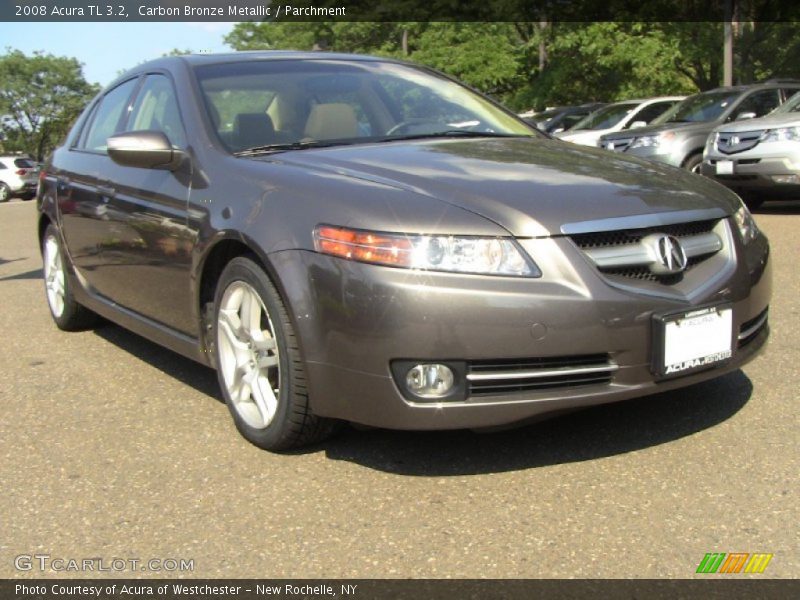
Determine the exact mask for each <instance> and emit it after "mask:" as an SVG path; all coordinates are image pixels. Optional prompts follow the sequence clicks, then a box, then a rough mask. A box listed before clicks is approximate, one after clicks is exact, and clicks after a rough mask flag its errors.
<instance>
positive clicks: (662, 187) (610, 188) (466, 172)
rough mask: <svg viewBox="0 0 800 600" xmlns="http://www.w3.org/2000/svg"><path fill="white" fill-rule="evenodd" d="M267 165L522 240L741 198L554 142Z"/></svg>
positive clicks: (471, 143)
mask: <svg viewBox="0 0 800 600" xmlns="http://www.w3.org/2000/svg"><path fill="white" fill-rule="evenodd" d="M261 160H267V161H270V162H273V163H283V164H287V165H291V166H294V167H301V168H303V169H304V170H306V171H307V172H308V174H309V179H311V176H312V175H313V174H314V173H315V172H317V173H319V172H320V171H321V172H323V173H319V174H320V175H324V172H329V173H330V172H333V173H336V174H337V175H339V176H346V177H352V178H358V179H362V180H368V181H371V182H375V183H380V184H383V185H390V186H393V187H397V188H402V189H405V190H408V191H409V192H413V193H416V194H421V195H424V196H428V197H431V198H432V199H435V200H437V201H442V202H446V203H449V204H452V205H455V206H458V207H460V208H463V209H466V210H468V211H471V212H473V213H475V214H478V215H481V216H483V217H485V218H487V219H489V220H491V221H493V222H495V223H497V224H498V225H500V226H501V227H503V228H505V229H506V230H507V231H509V232H510V233H512V234H513V235H516V236H520V237H536V236H544V235H552V234H560V233H562V232H563V231H566V230H568V229H570V228H569V227H567V228H565V227H564V226H565V225H567V224H575V223H582V222H587V221H596V220H603V219H615V218H619V217H626V216H631V215H647V214H653V213H664V212H674V211H687V210H697V209H701V210H702V209H718V211H719V212H720V213H722V212H723V211H724V214H730V213H731V212H733V211H734V210H735V208H736V207H735V202H736V197H735V196H734V195H733V194H731V193H730V192H728V191H727V190H726V189H725V188H723V187H722V186H720V185H718V184H715V183H714V182H712V181H711V180H708V179H705V178H702V177H698V176H696V175H692V174H690V173H688V172H686V171H683V170H680V169H675V168H672V167H668V166H664V165H660V164H657V163H654V162H650V161H646V160H643V159H637V158H630V157H623V156H618V155H615V154H613V153H609V152H607V151H605V150H600V149H595V148H586V147H582V146H576V145H573V144H568V143H565V142H561V141H558V140H552V139H524V138H506V139H497V138H495V139H488V138H481V139H474V138H473V139H458V140H453V139H448V140H424V141H419V140H417V141H395V142H388V143H381V144H360V145H351V146H337V147H330V148H319V149H307V150H302V151H291V152H285V153H281V154H273V155H269V156H266V157H263V158H262V159H261ZM308 183H309V184H310V181H309V182H308Z"/></svg>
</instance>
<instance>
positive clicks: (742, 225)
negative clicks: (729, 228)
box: [733, 203, 758, 246]
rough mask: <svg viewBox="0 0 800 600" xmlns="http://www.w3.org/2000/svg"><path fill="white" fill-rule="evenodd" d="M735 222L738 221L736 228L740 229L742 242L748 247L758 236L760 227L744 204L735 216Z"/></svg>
mask: <svg viewBox="0 0 800 600" xmlns="http://www.w3.org/2000/svg"><path fill="white" fill-rule="evenodd" d="M733 220H734V221H736V227H737V228H738V229H739V235H741V236H742V242H744V245H745V246H746V245H747V244H749V243H750V242H752V241H753V240H754V239H755V238H756V236H757V235H758V227H757V226H756V222H755V219H753V215H751V214H750V211H749V210H748V209H747V207H746V206H745V205H744V203H742V205H741V206H740V207H739V210H737V211H736V213H735V214H734V215H733Z"/></svg>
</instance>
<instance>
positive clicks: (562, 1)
mask: <svg viewBox="0 0 800 600" xmlns="http://www.w3.org/2000/svg"><path fill="white" fill-rule="evenodd" d="M287 7H291V10H289V9H287ZM335 9H338V10H335ZM731 11H732V12H734V13H735V14H736V15H737V20H741V21H798V20H800V4H798V3H796V2H786V1H780V0H648V1H646V2H642V1H641V0H605V1H604V2H598V1H597V0H4V1H3V2H0V21H7V22H37V21H38V22H70V21H90V22H104V21H105V22H112V21H113V22H118V21H123V22H124V21H132V22H133V21H139V22H147V21H153V22H155V21H221V22H241V21H328V22H336V21H412V22H413V21H416V22H424V21H459V22H468V21H472V22H478V21H480V22H489V21H498V22H526V21H541V20H547V21H551V22H553V21H580V22H585V21H659V22H675V21H704V22H705V21H722V20H724V19H725V16H726V15H727V14H731Z"/></svg>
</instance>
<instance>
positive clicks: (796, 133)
mask: <svg viewBox="0 0 800 600" xmlns="http://www.w3.org/2000/svg"><path fill="white" fill-rule="evenodd" d="M758 141H760V142H798V141H800V127H781V128H779V129H767V130H766V131H765V132H764V133H762V134H761V137H760V138H758Z"/></svg>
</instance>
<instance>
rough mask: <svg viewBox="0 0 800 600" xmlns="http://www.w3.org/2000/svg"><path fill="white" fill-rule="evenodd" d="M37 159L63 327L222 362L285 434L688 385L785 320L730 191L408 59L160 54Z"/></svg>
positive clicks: (452, 423) (480, 414)
mask: <svg viewBox="0 0 800 600" xmlns="http://www.w3.org/2000/svg"><path fill="white" fill-rule="evenodd" d="M41 181H42V184H41V186H40V194H39V197H38V207H39V209H40V219H39V223H38V233H39V238H40V240H41V247H42V253H43V262H44V280H45V290H46V297H47V301H48V305H49V307H50V311H51V314H52V317H53V319H54V320H55V323H56V325H58V327H60V328H62V329H64V330H73V329H78V328H81V327H86V326H89V325H90V324H91V323H92V319H93V316H94V314H95V313H96V314H99V315H102V316H104V317H106V318H107V319H109V320H111V321H114V322H116V323H118V324H120V325H122V326H123V327H127V328H129V329H131V330H132V331H135V332H137V333H139V334H140V335H143V336H144V337H147V338H149V339H151V340H153V341H154V342H156V343H159V344H162V345H164V346H166V347H168V348H171V349H173V350H175V351H177V352H180V353H182V354H184V355H186V356H188V357H190V358H192V359H194V360H196V361H198V362H200V363H202V364H205V365H208V366H211V367H215V368H216V370H217V374H218V380H219V384H220V388H221V390H222V395H223V397H224V398H225V401H226V403H227V405H228V407H229V409H230V412H231V415H232V417H233V420H234V422H235V424H236V426H237V428H238V429H239V431H240V432H241V433H242V435H243V436H244V437H245V438H247V439H248V440H250V441H251V442H252V443H254V444H256V445H258V446H260V447H263V448H267V449H272V450H279V449H285V448H289V447H292V446H297V445H300V444H307V443H310V442H312V441H315V440H320V439H322V438H324V437H325V436H326V435H328V434H330V432H331V431H332V430H333V429H334V428H335V425H336V423H337V422H338V421H340V420H347V421H354V422H358V423H363V424H366V425H372V426H380V427H391V428H400V429H454V428H485V427H494V426H499V425H504V424H509V423H515V422H518V421H522V420H525V419H527V418H530V417H533V416H535V415H539V414H542V413H547V412H552V411H559V410H562V409H570V408H575V407H580V406H588V405H593V404H599V403H604V402H613V401H617V400H623V399H626V398H632V397H638V396H642V395H645V394H650V393H655V392H663V391H667V390H672V389H676V388H680V387H683V386H687V385H690V384H693V383H696V382H699V381H703V380H707V379H711V378H713V377H717V376H719V375H721V374H723V373H726V372H729V371H731V370H734V369H737V368H739V367H740V366H741V365H742V364H744V363H746V362H748V361H749V360H750V359H751V358H753V356H754V355H755V354H756V353H757V352H758V350H759V349H760V348H761V347H762V345H763V344H764V341H765V340H766V338H767V335H768V326H767V310H768V305H769V300H770V277H771V276H770V272H771V267H770V262H769V260H768V256H769V254H768V242H767V239H766V238H765V236H764V235H763V234H762V233H761V232H760V231H759V230H758V228H757V227H756V225H755V223H754V222H753V220H752V218H751V216H750V213H749V212H748V211H747V208H746V207H744V206H743V205H742V203H741V201H740V200H739V198H738V197H737V196H736V195H735V194H733V193H732V192H730V191H729V190H726V189H725V188H724V187H722V186H719V185H717V184H716V183H714V182H712V181H710V180H708V179H704V178H698V177H694V176H692V175H690V174H688V173H686V174H681V173H678V174H677V175H676V173H675V172H674V170H672V169H667V168H666V167H660V166H658V165H652V166H649V167H646V168H644V167H643V166H642V163H641V161H631V160H628V159H626V158H625V157H614V156H613V155H609V153H607V152H605V151H601V150H599V149H591V148H580V147H577V146H573V145H571V144H564V143H563V142H560V141H557V140H552V139H550V138H548V137H547V136H545V135H544V134H541V133H539V132H537V131H536V130H535V129H533V128H532V127H530V126H529V125H527V124H526V123H524V122H523V121H521V120H520V119H518V118H517V117H516V116H515V115H513V114H512V113H510V112H508V111H507V110H505V109H504V108H502V107H501V106H499V105H498V104H496V103H494V102H493V101H492V100H490V99H489V98H487V97H484V96H481V95H479V94H477V93H476V92H473V91H471V90H469V89H468V88H466V87H463V86H461V85H460V84H458V83H456V82H455V81H453V80H452V79H449V78H447V77H445V76H443V75H441V74H439V73H437V72H435V71H432V70H429V69H425V68H422V67H418V66H414V65H411V64H407V63H403V62H398V61H394V60H390V59H383V58H371V57H362V56H352V55H340V54H324V53H316V52H315V53H292V52H255V53H249V52H248V53H243V54H235V53H234V54H229V55H198V56H181V57H168V58H162V59H159V60H156V61H153V62H149V63H146V64H144V65H140V66H138V67H136V68H134V69H133V70H131V71H128V72H127V73H126V74H124V75H122V76H121V77H120V78H118V79H117V80H116V81H115V82H113V83H112V84H111V85H110V86H109V87H108V88H106V89H105V90H104V91H103V92H101V93H100V95H98V97H97V98H96V99H94V100H93V101H92V102H91V104H90V105H89V106H88V107H87V108H86V110H85V111H84V113H83V114H82V116H81V117H80V118H79V119H78V121H77V122H76V124H75V126H74V127H73V129H72V131H71V133H70V134H69V135H68V137H67V138H66V140H65V142H64V144H63V145H62V146H61V147H59V148H57V149H56V150H55V151H54V153H53V154H52V156H51V158H50V159H49V161H48V162H47V164H46V166H45V175H44V176H43V177H42V180H41ZM141 393H143V394H147V393H148V390H146V389H143V390H141ZM43 401H44V400H43ZM189 418H191V416H189Z"/></svg>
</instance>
